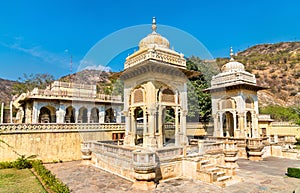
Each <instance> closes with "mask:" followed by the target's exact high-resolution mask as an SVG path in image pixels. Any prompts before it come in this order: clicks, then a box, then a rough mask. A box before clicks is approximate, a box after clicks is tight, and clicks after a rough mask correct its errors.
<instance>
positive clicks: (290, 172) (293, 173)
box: [287, 168, 300, 178]
mask: <svg viewBox="0 0 300 193" xmlns="http://www.w3.org/2000/svg"><path fill="white" fill-rule="evenodd" d="M287 176H289V177H294V178H300V168H288V169H287Z"/></svg>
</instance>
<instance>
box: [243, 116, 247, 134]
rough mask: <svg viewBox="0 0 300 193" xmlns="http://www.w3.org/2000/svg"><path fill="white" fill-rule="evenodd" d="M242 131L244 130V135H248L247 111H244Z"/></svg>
mask: <svg viewBox="0 0 300 193" xmlns="http://www.w3.org/2000/svg"><path fill="white" fill-rule="evenodd" d="M243 120H244V131H245V137H248V130H247V113H246V112H244V119H243Z"/></svg>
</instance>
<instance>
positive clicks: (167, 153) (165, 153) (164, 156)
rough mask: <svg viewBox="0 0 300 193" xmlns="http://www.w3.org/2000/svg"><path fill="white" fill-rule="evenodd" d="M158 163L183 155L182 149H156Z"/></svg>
mask: <svg viewBox="0 0 300 193" xmlns="http://www.w3.org/2000/svg"><path fill="white" fill-rule="evenodd" d="M156 152H157V156H156V157H157V158H158V159H159V160H158V161H163V160H168V159H172V158H175V157H178V156H181V155H182V154H183V149H182V147H165V148H163V149H158V150H157V151H156Z"/></svg>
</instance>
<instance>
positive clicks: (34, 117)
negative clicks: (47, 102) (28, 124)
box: [32, 102, 40, 123]
mask: <svg viewBox="0 0 300 193" xmlns="http://www.w3.org/2000/svg"><path fill="white" fill-rule="evenodd" d="M39 114H40V110H39V109H38V105H37V103H36V102H33V107H32V123H38V120H39Z"/></svg>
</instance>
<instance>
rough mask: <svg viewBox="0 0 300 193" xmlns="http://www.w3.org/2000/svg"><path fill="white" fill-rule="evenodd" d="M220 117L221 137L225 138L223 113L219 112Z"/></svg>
mask: <svg viewBox="0 0 300 193" xmlns="http://www.w3.org/2000/svg"><path fill="white" fill-rule="evenodd" d="M219 117H220V122H219V123H220V137H223V136H224V131H223V113H222V112H219Z"/></svg>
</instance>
